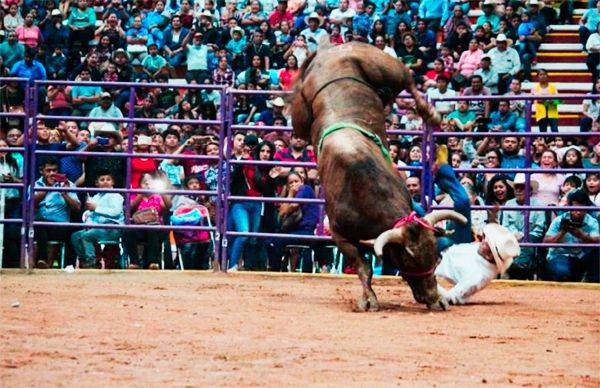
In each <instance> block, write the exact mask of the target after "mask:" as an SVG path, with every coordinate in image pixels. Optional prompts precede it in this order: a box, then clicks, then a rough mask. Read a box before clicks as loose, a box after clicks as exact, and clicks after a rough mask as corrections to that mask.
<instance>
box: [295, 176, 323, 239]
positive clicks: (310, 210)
mask: <svg viewBox="0 0 600 388" xmlns="http://www.w3.org/2000/svg"><path fill="white" fill-rule="evenodd" d="M295 198H306V199H310V198H313V199H314V198H316V196H315V192H314V190H313V189H312V187H310V186H308V185H302V186H301V187H300V189H299V190H298V193H296V196H295ZM300 207H301V208H302V220H300V223H299V224H298V229H300V230H308V231H312V230H315V228H316V227H317V224H318V223H319V205H317V204H316V203H302V204H300Z"/></svg>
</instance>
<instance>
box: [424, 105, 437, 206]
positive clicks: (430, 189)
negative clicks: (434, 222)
mask: <svg viewBox="0 0 600 388" xmlns="http://www.w3.org/2000/svg"><path fill="white" fill-rule="evenodd" d="M429 104H430V105H431V106H433V107H435V99H432V100H430V101H429ZM423 128H424V132H423V144H422V146H421V148H422V151H421V152H422V154H423V155H422V156H421V160H424V161H426V163H424V164H423V170H422V171H421V186H423V183H427V188H426V193H427V194H426V195H425V198H421V203H425V202H426V203H425V206H424V207H423V208H424V210H425V211H426V212H427V213H429V212H431V207H432V205H433V198H435V193H434V191H435V186H434V180H435V176H434V175H433V171H432V167H433V164H434V163H435V135H434V133H435V127H434V126H433V125H430V124H425V125H424V126H423ZM428 147H429V155H428V154H427V148H428ZM427 170H429V173H428V171H427ZM428 175H429V179H428V180H425V177H426V176H428ZM421 190H423V189H421Z"/></svg>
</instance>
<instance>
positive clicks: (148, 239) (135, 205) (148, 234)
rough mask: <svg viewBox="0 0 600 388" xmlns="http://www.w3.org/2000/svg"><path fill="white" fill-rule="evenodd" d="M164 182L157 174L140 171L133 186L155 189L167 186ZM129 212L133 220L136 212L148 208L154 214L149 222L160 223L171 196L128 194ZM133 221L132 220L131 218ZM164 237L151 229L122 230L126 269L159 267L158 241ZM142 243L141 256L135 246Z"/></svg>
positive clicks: (169, 204) (161, 233)
mask: <svg viewBox="0 0 600 388" xmlns="http://www.w3.org/2000/svg"><path fill="white" fill-rule="evenodd" d="M166 185H167V182H166V181H165V180H164V179H163V178H161V177H159V176H156V175H150V174H147V173H145V174H143V175H142V176H141V177H140V179H139V181H138V182H137V183H136V186H137V187H139V188H140V189H144V190H155V191H158V190H160V189H161V188H164V187H166ZM130 201H131V214H132V218H134V219H135V213H136V212H140V211H147V210H145V209H154V210H152V211H147V212H151V213H153V214H155V217H154V220H152V221H149V222H148V223H149V224H163V212H164V211H165V210H168V209H170V208H171V196H170V195H167V194H149V193H138V194H131V195H130ZM134 222H135V221H134ZM165 237H166V233H165V232H164V231H157V230H151V229H137V230H135V229H128V230H126V231H125V233H123V245H124V248H125V253H126V254H127V255H128V256H129V262H130V264H129V269H140V268H149V269H151V270H157V269H160V252H161V242H162V240H164V238H165ZM140 244H141V245H143V246H144V249H143V252H142V256H141V257H140V255H139V254H138V245H140Z"/></svg>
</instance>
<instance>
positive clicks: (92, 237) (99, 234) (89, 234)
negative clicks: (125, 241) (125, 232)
mask: <svg viewBox="0 0 600 388" xmlns="http://www.w3.org/2000/svg"><path fill="white" fill-rule="evenodd" d="M120 236H121V231H119V230H117V229H98V228H94V229H85V230H80V231H78V232H75V233H73V234H72V235H71V243H72V244H73V249H74V250H75V253H76V254H77V257H79V259H80V260H81V263H80V266H81V267H83V268H94V267H95V266H96V249H95V246H96V244H98V243H99V242H100V241H118V240H119V237H120Z"/></svg>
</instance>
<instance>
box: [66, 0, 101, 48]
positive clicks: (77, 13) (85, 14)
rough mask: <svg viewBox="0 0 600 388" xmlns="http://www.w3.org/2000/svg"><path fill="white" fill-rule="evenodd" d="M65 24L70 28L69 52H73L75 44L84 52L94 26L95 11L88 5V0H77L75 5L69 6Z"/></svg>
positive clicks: (92, 34) (92, 36) (91, 36)
mask: <svg viewBox="0 0 600 388" xmlns="http://www.w3.org/2000/svg"><path fill="white" fill-rule="evenodd" d="M67 25H68V27H69V29H70V33H69V53H72V52H73V48H74V47H75V45H76V44H78V45H79V48H80V49H81V52H82V53H86V52H87V50H88V46H89V41H90V40H92V39H94V28H95V27H96V11H94V9H93V8H90V7H88V0H77V7H71V12H70V14H69V19H68V22H67Z"/></svg>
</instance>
